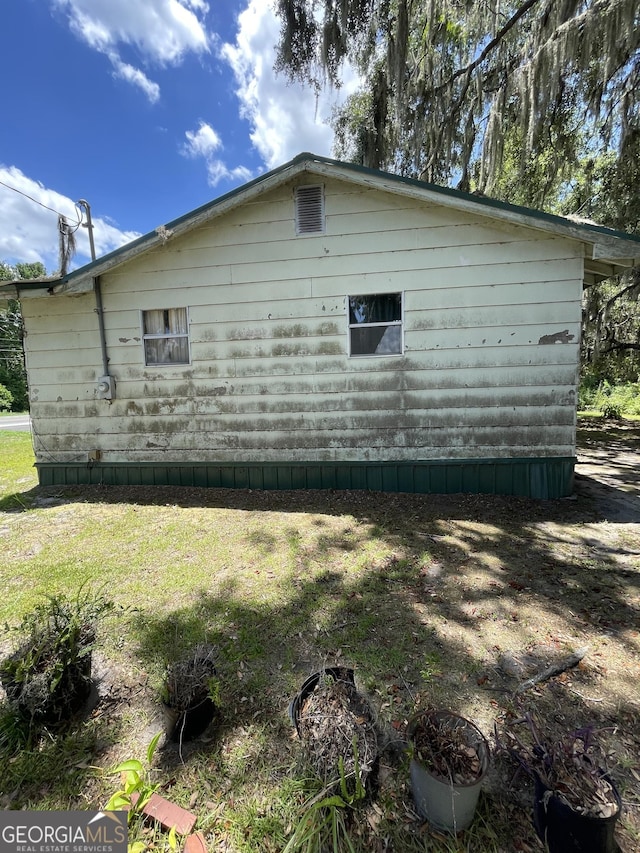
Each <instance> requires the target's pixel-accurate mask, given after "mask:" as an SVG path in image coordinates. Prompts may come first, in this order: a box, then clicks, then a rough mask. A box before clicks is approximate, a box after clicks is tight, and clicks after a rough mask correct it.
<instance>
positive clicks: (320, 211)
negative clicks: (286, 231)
mask: <svg viewBox="0 0 640 853" xmlns="http://www.w3.org/2000/svg"><path fill="white" fill-rule="evenodd" d="M295 202H296V234H324V192H323V187H322V186H314V187H296V191H295Z"/></svg>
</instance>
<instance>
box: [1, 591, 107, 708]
mask: <svg viewBox="0 0 640 853" xmlns="http://www.w3.org/2000/svg"><path fill="white" fill-rule="evenodd" d="M113 606H114V605H113V602H111V601H109V600H108V599H107V598H106V597H105V596H104V595H103V594H102V593H101V592H93V591H91V590H85V589H84V588H82V587H81V588H80V589H79V590H78V592H77V593H76V595H75V596H73V597H69V596H67V595H65V594H64V593H59V594H57V595H53V596H48V597H47V599H46V601H44V602H42V603H41V604H38V605H36V606H35V607H34V609H33V610H32V611H30V612H29V613H27V614H26V615H25V616H24V617H23V619H22V621H21V623H20V624H19V625H18V626H17V627H16V628H14V629H10V628H9V626H8V625H5V630H7V631H10V630H15V631H16V632H17V633H18V634H20V635H21V636H22V637H23V639H22V642H21V643H20V645H19V646H18V648H17V649H16V650H15V651H14V652H13V653H12V654H10V655H9V656H8V657H6V658H5V659H4V660H3V661H2V662H0V681H1V682H2V685H3V686H4V688H5V691H6V693H7V698H8V700H9V704H10V705H11V706H12V707H13V708H15V709H16V710H17V711H18V712H19V713H20V714H21V715H22V716H23V717H25V718H26V719H28V720H30V721H31V723H35V722H52V723H57V722H60V721H61V720H63V719H65V717H67V716H69V715H70V714H72V713H74V712H76V711H77V710H78V708H79V707H80V706H81V704H82V702H83V701H85V700H86V698H87V696H88V694H89V691H90V687H91V652H92V650H93V647H94V644H95V640H96V623H97V621H98V619H99V618H100V617H101V616H103V615H104V614H105V613H106V612H107V611H109V610H111V609H112V608H113Z"/></svg>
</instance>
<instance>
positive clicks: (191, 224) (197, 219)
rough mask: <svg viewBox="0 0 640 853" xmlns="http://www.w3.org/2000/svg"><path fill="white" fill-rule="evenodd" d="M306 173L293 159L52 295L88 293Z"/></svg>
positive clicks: (78, 273) (68, 280)
mask: <svg viewBox="0 0 640 853" xmlns="http://www.w3.org/2000/svg"><path fill="white" fill-rule="evenodd" d="M306 170H308V160H307V159H306V158H303V157H301V156H300V157H296V158H295V160H292V161H291V162H289V163H286V164H285V165H284V166H280V167H279V168H277V169H274V170H272V171H271V172H268V173H267V174H266V175H261V176H259V177H258V178H255V179H254V180H253V181H250V182H249V183H248V184H243V186H241V187H237V188H236V189H234V190H231V191H230V192H228V193H226V194H225V195H223V196H220V197H219V198H217V199H215V200H214V201H212V202H208V203H207V204H205V205H202V207H199V208H196V210H193V211H191V212H190V213H187V214H184V215H183V216H180V217H178V218H177V219H174V220H172V221H171V222H167V223H166V225H160V226H158V228H156V229H155V231H151V232H149V233H148V234H145V235H143V236H142V237H138V239H137V240H134V241H133V242H131V243H128V244H127V245H125V246H122V247H121V248H119V249H115V250H114V251H113V252H110V253H109V254H108V255H104V256H103V257H102V258H98V260H96V261H92V262H91V263H89V264H86V265H85V266H83V267H79V268H78V269H77V270H74V271H73V272H71V273H69V275H67V276H66V277H65V278H64V279H63V280H61V283H60V284H59V286H58V287H56V288H55V292H56V293H69V294H71V293H84V292H86V291H90V290H92V288H93V280H94V279H95V278H96V277H97V276H99V275H102V274H103V273H105V272H111V270H113V269H116V268H117V267H119V266H122V264H125V263H127V262H128V261H130V260H132V259H133V258H136V257H137V256H138V255H141V254H143V253H144V252H148V251H150V250H151V249H154V248H160V247H162V246H163V245H164V244H165V243H167V242H169V241H170V240H173V239H174V238H175V237H178V236H180V235H181V234H184V233H185V232H187V231H190V230H192V229H193V228H197V227H198V226H199V225H203V224H205V223H206V222H210V221H211V220H213V219H217V218H218V217H220V216H223V215H224V214H225V213H227V212H229V211H230V210H232V209H233V208H235V207H239V206H240V205H241V204H244V203H246V202H248V201H251V200H253V199H254V198H257V197H258V196H260V195H264V193H267V192H269V191H270V190H271V189H273V188H274V187H275V186H278V185H280V184H281V183H283V182H284V181H285V180H290V179H291V178H293V177H295V176H296V175H297V174H298V173H300V172H304V171H306Z"/></svg>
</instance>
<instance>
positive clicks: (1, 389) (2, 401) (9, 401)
mask: <svg viewBox="0 0 640 853" xmlns="http://www.w3.org/2000/svg"><path fill="white" fill-rule="evenodd" d="M12 406H13V394H12V393H11V391H9V389H8V388H6V387H5V386H4V385H0V412H10V411H11V407H12Z"/></svg>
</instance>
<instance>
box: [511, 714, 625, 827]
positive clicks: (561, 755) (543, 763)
mask: <svg viewBox="0 0 640 853" xmlns="http://www.w3.org/2000/svg"><path fill="white" fill-rule="evenodd" d="M496 741H497V743H498V746H499V747H500V748H501V749H502V750H504V751H506V752H508V753H509V754H510V755H511V756H512V757H513V758H515V759H516V760H517V761H518V762H519V764H520V765H521V766H522V767H524V769H525V770H526V771H527V772H528V773H530V774H531V775H533V776H536V777H537V778H538V779H539V781H540V782H541V784H542V785H543V786H544V788H545V789H546V790H547V791H548V792H549V795H551V794H554V795H556V796H557V797H558V798H559V799H560V800H561V801H562V802H564V803H566V804H567V805H568V806H569V807H570V808H571V809H573V811H575V812H577V813H578V814H582V815H585V816H588V817H593V818H604V819H606V818H610V817H612V816H613V815H615V814H616V813H617V812H618V811H619V810H620V797H619V794H618V792H617V791H616V789H615V787H614V785H613V783H612V781H611V779H610V778H609V777H608V775H607V773H606V769H605V756H604V753H603V750H602V748H601V745H600V743H599V742H598V739H597V736H596V733H595V731H594V729H593V728H590V727H585V728H582V729H576V730H575V731H571V732H567V733H565V734H562V735H560V736H558V737H555V738H549V739H547V740H543V739H542V738H541V737H540V734H539V726H538V724H537V723H536V721H535V719H534V717H533V715H532V714H529V713H527V714H525V715H524V716H523V717H521V718H519V719H517V720H515V721H513V722H512V723H511V724H510V725H509V726H508V728H506V730H505V731H504V733H503V734H502V735H499V734H498V733H497V732H496Z"/></svg>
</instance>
